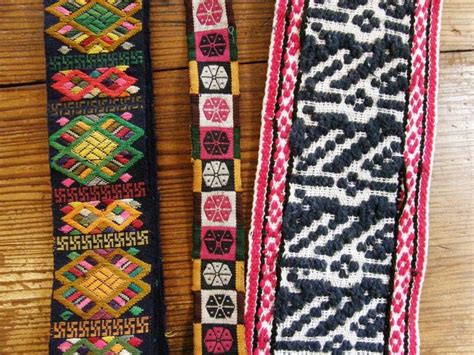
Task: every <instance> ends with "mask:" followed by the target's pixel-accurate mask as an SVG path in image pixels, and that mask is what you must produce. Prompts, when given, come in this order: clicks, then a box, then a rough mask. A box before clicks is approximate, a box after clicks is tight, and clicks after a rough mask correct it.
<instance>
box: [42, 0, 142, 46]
mask: <svg viewBox="0 0 474 355" xmlns="http://www.w3.org/2000/svg"><path fill="white" fill-rule="evenodd" d="M141 7H142V3H141V1H138V0H137V1H130V0H128V1H124V0H91V1H82V0H61V1H57V2H56V3H54V4H53V5H51V6H49V7H48V8H47V9H46V10H47V11H48V12H49V13H51V14H52V15H54V16H56V17H57V18H58V19H59V22H58V23H56V24H55V25H53V26H51V27H49V28H48V29H47V30H46V33H48V34H49V35H50V36H52V37H54V38H56V39H58V40H59V41H61V42H63V43H64V44H66V45H67V46H69V47H71V48H74V49H76V50H78V51H79V52H82V53H87V54H97V53H107V52H112V51H114V50H115V49H116V48H117V47H118V46H119V45H122V44H124V43H125V41H127V40H128V39H129V38H131V37H133V36H134V35H136V34H137V33H138V32H140V31H141V29H142V24H141V22H140V21H138V20H136V19H135V18H133V17H132V15H133V14H134V13H136V12H137V11H138V10H140V9H141ZM124 48H125V49H127V48H128V46H124Z"/></svg>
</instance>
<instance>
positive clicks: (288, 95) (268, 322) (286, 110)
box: [256, 0, 304, 354]
mask: <svg viewBox="0 0 474 355" xmlns="http://www.w3.org/2000/svg"><path fill="white" fill-rule="evenodd" d="M291 5H292V10H291V12H290V16H289V24H288V27H287V30H286V32H287V37H288V42H287V46H286V50H285V55H284V60H283V61H284V63H285V65H284V67H283V70H282V73H281V76H282V83H283V85H282V88H281V94H280V96H279V99H278V107H279V109H278V112H277V113H276V116H275V119H276V122H277V134H276V137H275V141H274V155H273V161H274V165H273V171H272V178H271V181H270V193H269V194H268V201H267V205H268V216H267V219H266V220H267V223H266V225H265V232H266V233H265V240H264V243H263V262H262V269H261V272H260V275H261V279H260V288H261V299H260V307H259V309H258V312H257V319H258V323H257V326H256V329H257V351H258V352H259V353H266V354H269V353H270V337H271V330H272V326H273V308H274V303H275V291H276V284H277V275H276V262H277V257H278V251H279V249H280V243H281V227H282V220H283V203H284V200H285V186H286V172H287V168H288V162H289V157H290V147H289V135H290V131H291V120H292V117H293V104H294V92H295V86H296V79H297V74H298V65H297V63H298V59H299V51H300V39H299V33H300V27H301V23H302V15H303V8H304V1H303V0H292V3H291Z"/></svg>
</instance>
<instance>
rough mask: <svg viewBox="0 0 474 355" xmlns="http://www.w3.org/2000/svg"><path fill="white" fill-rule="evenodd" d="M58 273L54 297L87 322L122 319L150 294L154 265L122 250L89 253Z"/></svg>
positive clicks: (73, 257) (77, 257) (77, 258)
mask: <svg viewBox="0 0 474 355" xmlns="http://www.w3.org/2000/svg"><path fill="white" fill-rule="evenodd" d="M71 258H72V259H73V260H72V261H71V262H70V263H69V264H67V265H65V266H63V267H62V268H61V269H59V270H57V271H56V274H55V275H56V279H57V280H58V281H59V282H61V283H62V284H63V286H62V287H60V288H58V289H57V290H55V291H54V294H53V297H54V298H55V299H56V300H57V301H58V302H60V303H62V304H63V305H64V306H66V307H67V308H68V309H70V310H71V311H73V312H74V313H76V314H77V315H79V316H81V317H82V318H84V319H91V318H92V319H104V318H111V317H119V316H120V315H122V314H123V313H124V312H126V311H127V310H128V309H129V308H130V307H132V306H133V305H134V304H135V303H137V302H138V301H139V300H141V299H142V298H143V297H144V296H145V295H147V294H148V293H149V292H150V285H148V284H147V283H145V282H143V281H141V279H142V278H143V277H144V276H146V275H147V274H149V272H150V265H148V264H146V263H144V262H143V261H141V260H139V259H137V258H135V257H133V256H132V255H130V254H128V253H126V252H125V251H123V250H121V249H112V250H109V251H105V250H104V251H102V250H97V251H91V250H88V251H86V252H84V253H83V254H82V255H79V256H76V255H75V254H73V255H72V256H71Z"/></svg>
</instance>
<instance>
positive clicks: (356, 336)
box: [273, 0, 413, 354]
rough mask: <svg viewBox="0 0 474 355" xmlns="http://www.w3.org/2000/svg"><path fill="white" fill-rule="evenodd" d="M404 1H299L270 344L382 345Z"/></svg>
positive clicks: (307, 347) (405, 52) (339, 348)
mask: <svg viewBox="0 0 474 355" xmlns="http://www.w3.org/2000/svg"><path fill="white" fill-rule="evenodd" d="M412 15H413V3H412V2H411V1H409V0H373V1H371V0H309V2H308V7H307V14H306V18H307V23H306V27H305V29H304V37H303V38H304V40H303V48H302V52H301V60H300V71H301V84H300V88H299V91H298V96H297V117H296V118H295V121H294V124H293V129H292V136H291V145H292V167H291V168H290V172H289V176H288V178H289V194H288V195H289V197H288V204H287V206H286V209H285V215H284V226H283V237H284V241H283V252H282V256H281V258H280V261H279V265H280V267H281V276H280V282H279V289H278V292H277V299H276V309H275V322H276V324H275V329H276V336H275V339H274V342H273V349H274V350H275V353H289V352H291V353H294V352H311V353H315V352H323V353H326V352H329V353H336V354H337V353H343V352H344V353H346V352H351V353H354V352H359V353H382V352H383V351H384V342H385V337H386V336H387V321H388V314H387V313H388V310H389V305H388V304H387V302H388V299H389V296H390V278H391V268H392V256H393V252H394V248H395V242H396V225H395V223H396V214H397V208H396V203H397V196H398V193H399V190H400V189H399V179H400V174H401V173H402V171H403V157H402V152H403V143H404V142H403V131H404V117H405V110H406V107H407V102H406V93H407V90H408V85H409V83H408V72H409V70H410V69H409V65H410V63H409V59H410V43H409V36H410V26H411V17H412Z"/></svg>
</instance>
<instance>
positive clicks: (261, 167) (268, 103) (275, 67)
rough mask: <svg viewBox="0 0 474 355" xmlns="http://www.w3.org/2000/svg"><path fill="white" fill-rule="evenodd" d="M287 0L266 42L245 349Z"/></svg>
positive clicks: (251, 319) (281, 2)
mask: <svg viewBox="0 0 474 355" xmlns="http://www.w3.org/2000/svg"><path fill="white" fill-rule="evenodd" d="M288 1H289V0H277V2H276V4H275V13H274V17H273V31H272V37H271V42H270V57H269V59H268V68H267V81H266V85H265V96H264V98H263V108H262V125H261V128H260V145H259V154H258V165H257V173H256V178H255V186H254V201H253V207H252V220H251V225H250V231H249V237H248V238H249V239H248V240H249V242H248V243H249V246H248V247H249V258H248V265H247V285H246V286H247V287H246V294H245V298H246V302H245V316H244V321H245V337H246V343H247V349H249V350H250V349H252V348H253V346H252V343H253V335H254V324H255V313H256V307H257V292H258V276H259V274H260V250H261V246H262V245H261V244H262V228H263V219H264V213H265V198H266V193H267V182H268V172H269V168H270V156H271V151H272V139H273V119H274V115H275V106H276V101H277V94H278V85H279V78H280V66H281V59H282V51H283V40H284V31H285V15H286V9H287V6H288Z"/></svg>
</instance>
